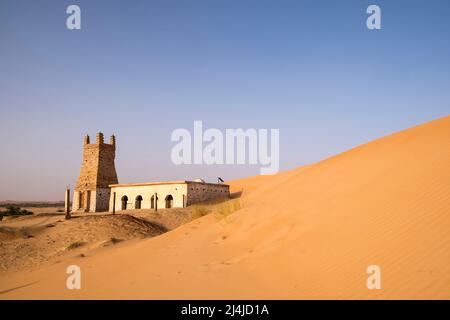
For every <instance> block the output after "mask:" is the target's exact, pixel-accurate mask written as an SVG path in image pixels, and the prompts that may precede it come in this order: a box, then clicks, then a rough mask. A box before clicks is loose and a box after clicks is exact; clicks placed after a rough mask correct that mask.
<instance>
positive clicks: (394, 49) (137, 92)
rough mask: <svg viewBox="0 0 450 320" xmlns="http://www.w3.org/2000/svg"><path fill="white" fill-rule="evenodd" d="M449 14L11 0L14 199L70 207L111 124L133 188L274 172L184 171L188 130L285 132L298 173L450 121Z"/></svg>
mask: <svg viewBox="0 0 450 320" xmlns="http://www.w3.org/2000/svg"><path fill="white" fill-rule="evenodd" d="M70 4H77V5H79V6H80V7H81V20H82V22H81V23H82V29H81V30H76V31H70V30H68V29H67V28H66V18H67V16H68V15H67V14H66V8H67V6H68V5H70ZM370 4H377V5H379V6H380V7H381V13H382V30H375V31H370V30H368V29H367V27H366V18H367V16H368V15H367V14H366V8H367V7H368V5H370ZM449 16H450V1H447V0H442V1H437V0H434V1H430V0H426V1H425V0H423V1H411V0H403V1H402V0H396V1H381V0H372V1H364V0H355V1H345V0H342V1H335V0H330V1H318V0H314V1H313V0H311V1H301V0H293V1H287V0H271V1H265V0H191V1H181V0H178V1H174V0H160V1H155V0H149V1H125V0H121V1H117V0H116V1H112V0H108V1H99V0H89V1H76V0H73V1H62V0H57V1H56V0H55V1H44V0H40V1H22V0H1V1H0V117H1V125H0V147H1V149H0V150H1V154H0V200H6V199H16V200H60V199H62V198H63V193H64V189H65V187H66V186H67V185H69V186H71V187H73V186H74V184H75V182H76V178H77V176H78V173H79V169H80V165H81V156H82V153H81V152H82V141H83V136H84V135H85V134H86V133H89V134H91V136H92V137H94V136H95V133H96V131H99V130H101V131H102V132H104V134H105V136H106V138H107V137H108V136H109V135H110V134H111V133H115V134H116V136H117V147H118V149H117V155H116V169H117V173H118V176H119V182H124V183H125V182H142V181H152V180H172V179H192V178H196V177H203V178H206V179H207V180H215V178H216V177H217V176H221V177H223V178H225V179H233V178H238V177H244V176H248V175H255V174H258V172H259V166H249V165H243V166H242V165H241V166H226V165H222V166H219V165H215V166H207V165H195V166H194V165H192V166H175V165H173V164H172V162H171V160H170V150H171V148H172V147H173V145H174V143H173V142H171V141H170V134H171V132H172V131H173V130H174V129H176V128H187V129H189V130H192V127H193V121H194V120H202V121H203V124H204V126H205V127H206V128H209V127H214V128H219V129H225V128H239V127H242V128H267V129H270V128H279V129H280V165H281V169H282V170H286V169H291V168H294V167H296V166H300V165H303V164H308V163H312V162H315V161H319V160H321V159H324V158H326V157H329V156H331V155H333V154H336V153H339V152H342V151H345V150H347V149H349V148H351V147H354V146H357V145H359V144H361V143H364V142H368V141H370V140H373V139H376V138H379V137H381V136H383V135H386V134H389V133H392V132H395V131H399V130H402V129H405V128H408V127H410V126H413V125H416V124H420V123H423V122H426V121H429V120H432V119H435V118H439V117H442V116H445V115H448V114H450V41H449V39H450V18H449Z"/></svg>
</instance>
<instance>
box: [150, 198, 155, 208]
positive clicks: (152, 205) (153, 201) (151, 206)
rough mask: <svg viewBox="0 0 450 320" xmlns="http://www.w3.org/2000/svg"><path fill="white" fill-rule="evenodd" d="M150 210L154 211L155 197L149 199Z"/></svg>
mask: <svg viewBox="0 0 450 320" xmlns="http://www.w3.org/2000/svg"><path fill="white" fill-rule="evenodd" d="M150 208H151V209H155V196H152V197H151V198H150Z"/></svg>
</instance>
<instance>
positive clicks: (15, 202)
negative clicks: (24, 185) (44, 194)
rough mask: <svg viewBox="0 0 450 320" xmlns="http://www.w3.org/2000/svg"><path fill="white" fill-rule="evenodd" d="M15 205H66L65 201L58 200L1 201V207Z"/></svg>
mask: <svg viewBox="0 0 450 320" xmlns="http://www.w3.org/2000/svg"><path fill="white" fill-rule="evenodd" d="M10 206H14V207H27V208H46V207H64V201H57V202H18V201H10V200H8V201H2V202H0V208H7V207H10Z"/></svg>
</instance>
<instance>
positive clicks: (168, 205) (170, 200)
mask: <svg viewBox="0 0 450 320" xmlns="http://www.w3.org/2000/svg"><path fill="white" fill-rule="evenodd" d="M172 207H173V197H172V195H170V194H169V195H168V196H167V197H166V208H167V209H169V208H172Z"/></svg>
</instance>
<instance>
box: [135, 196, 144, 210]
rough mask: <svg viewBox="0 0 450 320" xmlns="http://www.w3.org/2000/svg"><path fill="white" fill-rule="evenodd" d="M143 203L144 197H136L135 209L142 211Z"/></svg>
mask: <svg viewBox="0 0 450 320" xmlns="http://www.w3.org/2000/svg"><path fill="white" fill-rule="evenodd" d="M141 203H142V196H137V197H136V201H135V203H134V208H135V209H140V208H141Z"/></svg>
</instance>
